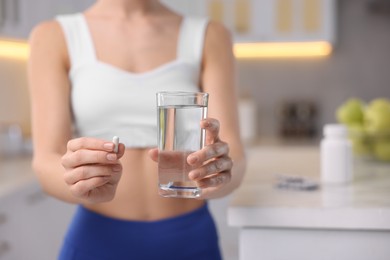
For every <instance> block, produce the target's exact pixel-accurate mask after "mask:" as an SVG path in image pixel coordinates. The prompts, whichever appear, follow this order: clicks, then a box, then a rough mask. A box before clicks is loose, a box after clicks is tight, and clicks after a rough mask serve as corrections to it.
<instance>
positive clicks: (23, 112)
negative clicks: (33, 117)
mask: <svg viewBox="0 0 390 260" xmlns="http://www.w3.org/2000/svg"><path fill="white" fill-rule="evenodd" d="M26 66H27V65H26V62H25V61H19V60H9V59H2V60H0V125H1V124H3V123H18V124H19V125H21V127H22V129H23V132H24V134H25V135H28V134H29V133H30V112H29V108H30V101H29V95H28V88H27V75H26V74H27V68H26Z"/></svg>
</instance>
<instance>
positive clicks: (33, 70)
mask: <svg viewBox="0 0 390 260" xmlns="http://www.w3.org/2000/svg"><path fill="white" fill-rule="evenodd" d="M69 67H70V62H69V58H68V54H67V48H66V43H65V39H64V36H63V34H62V29H61V28H60V25H59V24H58V23H57V22H55V21H50V22H45V23H42V24H40V25H38V26H37V27H36V28H34V30H33V31H32V33H31V36H30V58H29V63H28V79H29V88H30V97H31V113H32V133H33V144H34V156H33V168H34V171H35V173H36V175H37V177H38V179H39V181H40V183H41V185H42V187H43V189H44V190H45V191H46V192H47V193H48V194H50V195H52V196H54V197H57V198H59V199H61V200H64V201H67V202H71V203H85V202H101V201H107V200H110V199H112V197H113V194H114V192H115V188H116V185H117V183H118V181H119V177H120V174H121V166H120V163H119V161H118V159H119V158H120V157H121V156H122V155H123V152H124V147H123V144H122V145H121V146H120V147H121V149H120V152H119V153H118V154H117V155H115V156H114V157H115V158H114V159H113V160H108V159H107V155H108V154H110V153H112V151H113V144H112V142H105V141H103V140H96V139H90V138H78V139H74V140H72V141H70V140H71V138H72V114H71V107H70V81H69V78H68V71H69ZM97 155H98V156H97ZM91 158H93V159H91ZM93 164H96V165H97V164H98V165H101V167H92V166H91V165H93ZM114 166H115V167H114ZM107 187H108V188H107Z"/></svg>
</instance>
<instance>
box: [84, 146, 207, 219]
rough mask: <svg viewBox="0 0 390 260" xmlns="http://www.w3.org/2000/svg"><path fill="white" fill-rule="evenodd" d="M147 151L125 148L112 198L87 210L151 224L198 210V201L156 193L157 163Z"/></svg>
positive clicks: (199, 205) (199, 204)
mask: <svg viewBox="0 0 390 260" xmlns="http://www.w3.org/2000/svg"><path fill="white" fill-rule="evenodd" d="M148 151H149V148H142V149H126V152H125V154H124V156H123V157H122V158H121V160H120V161H121V163H122V166H123V172H122V177H121V179H120V181H119V184H118V187H117V190H116V194H115V198H114V199H113V200H112V201H110V202H106V203H99V204H87V205H84V206H85V207H86V208H88V209H90V210H92V211H94V212H97V213H100V214H102V215H104V216H109V217H113V218H118V219H124V220H136V221H153V220H160V219H165V218H170V217H175V216H179V215H182V214H185V213H187V212H191V211H193V210H195V209H197V208H199V207H201V206H202V205H203V204H204V203H205V202H204V201H203V200H197V199H180V198H164V197H161V196H160V195H159V194H158V175H157V163H156V162H154V161H152V159H150V157H149V155H148Z"/></svg>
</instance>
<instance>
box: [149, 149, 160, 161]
mask: <svg viewBox="0 0 390 260" xmlns="http://www.w3.org/2000/svg"><path fill="white" fill-rule="evenodd" d="M148 154H149V157H150V159H152V160H153V161H155V162H157V161H158V148H153V149H150V150H149V152H148Z"/></svg>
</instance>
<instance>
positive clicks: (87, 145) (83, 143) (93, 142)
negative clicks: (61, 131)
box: [67, 137, 115, 152]
mask: <svg viewBox="0 0 390 260" xmlns="http://www.w3.org/2000/svg"><path fill="white" fill-rule="evenodd" d="M114 147H115V145H114V143H113V142H107V141H105V140H101V139H96V138H89V137H80V138H76V139H72V140H70V141H69V142H68V145H67V148H68V150H69V151H72V152H76V151H78V150H102V151H106V152H114Z"/></svg>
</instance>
